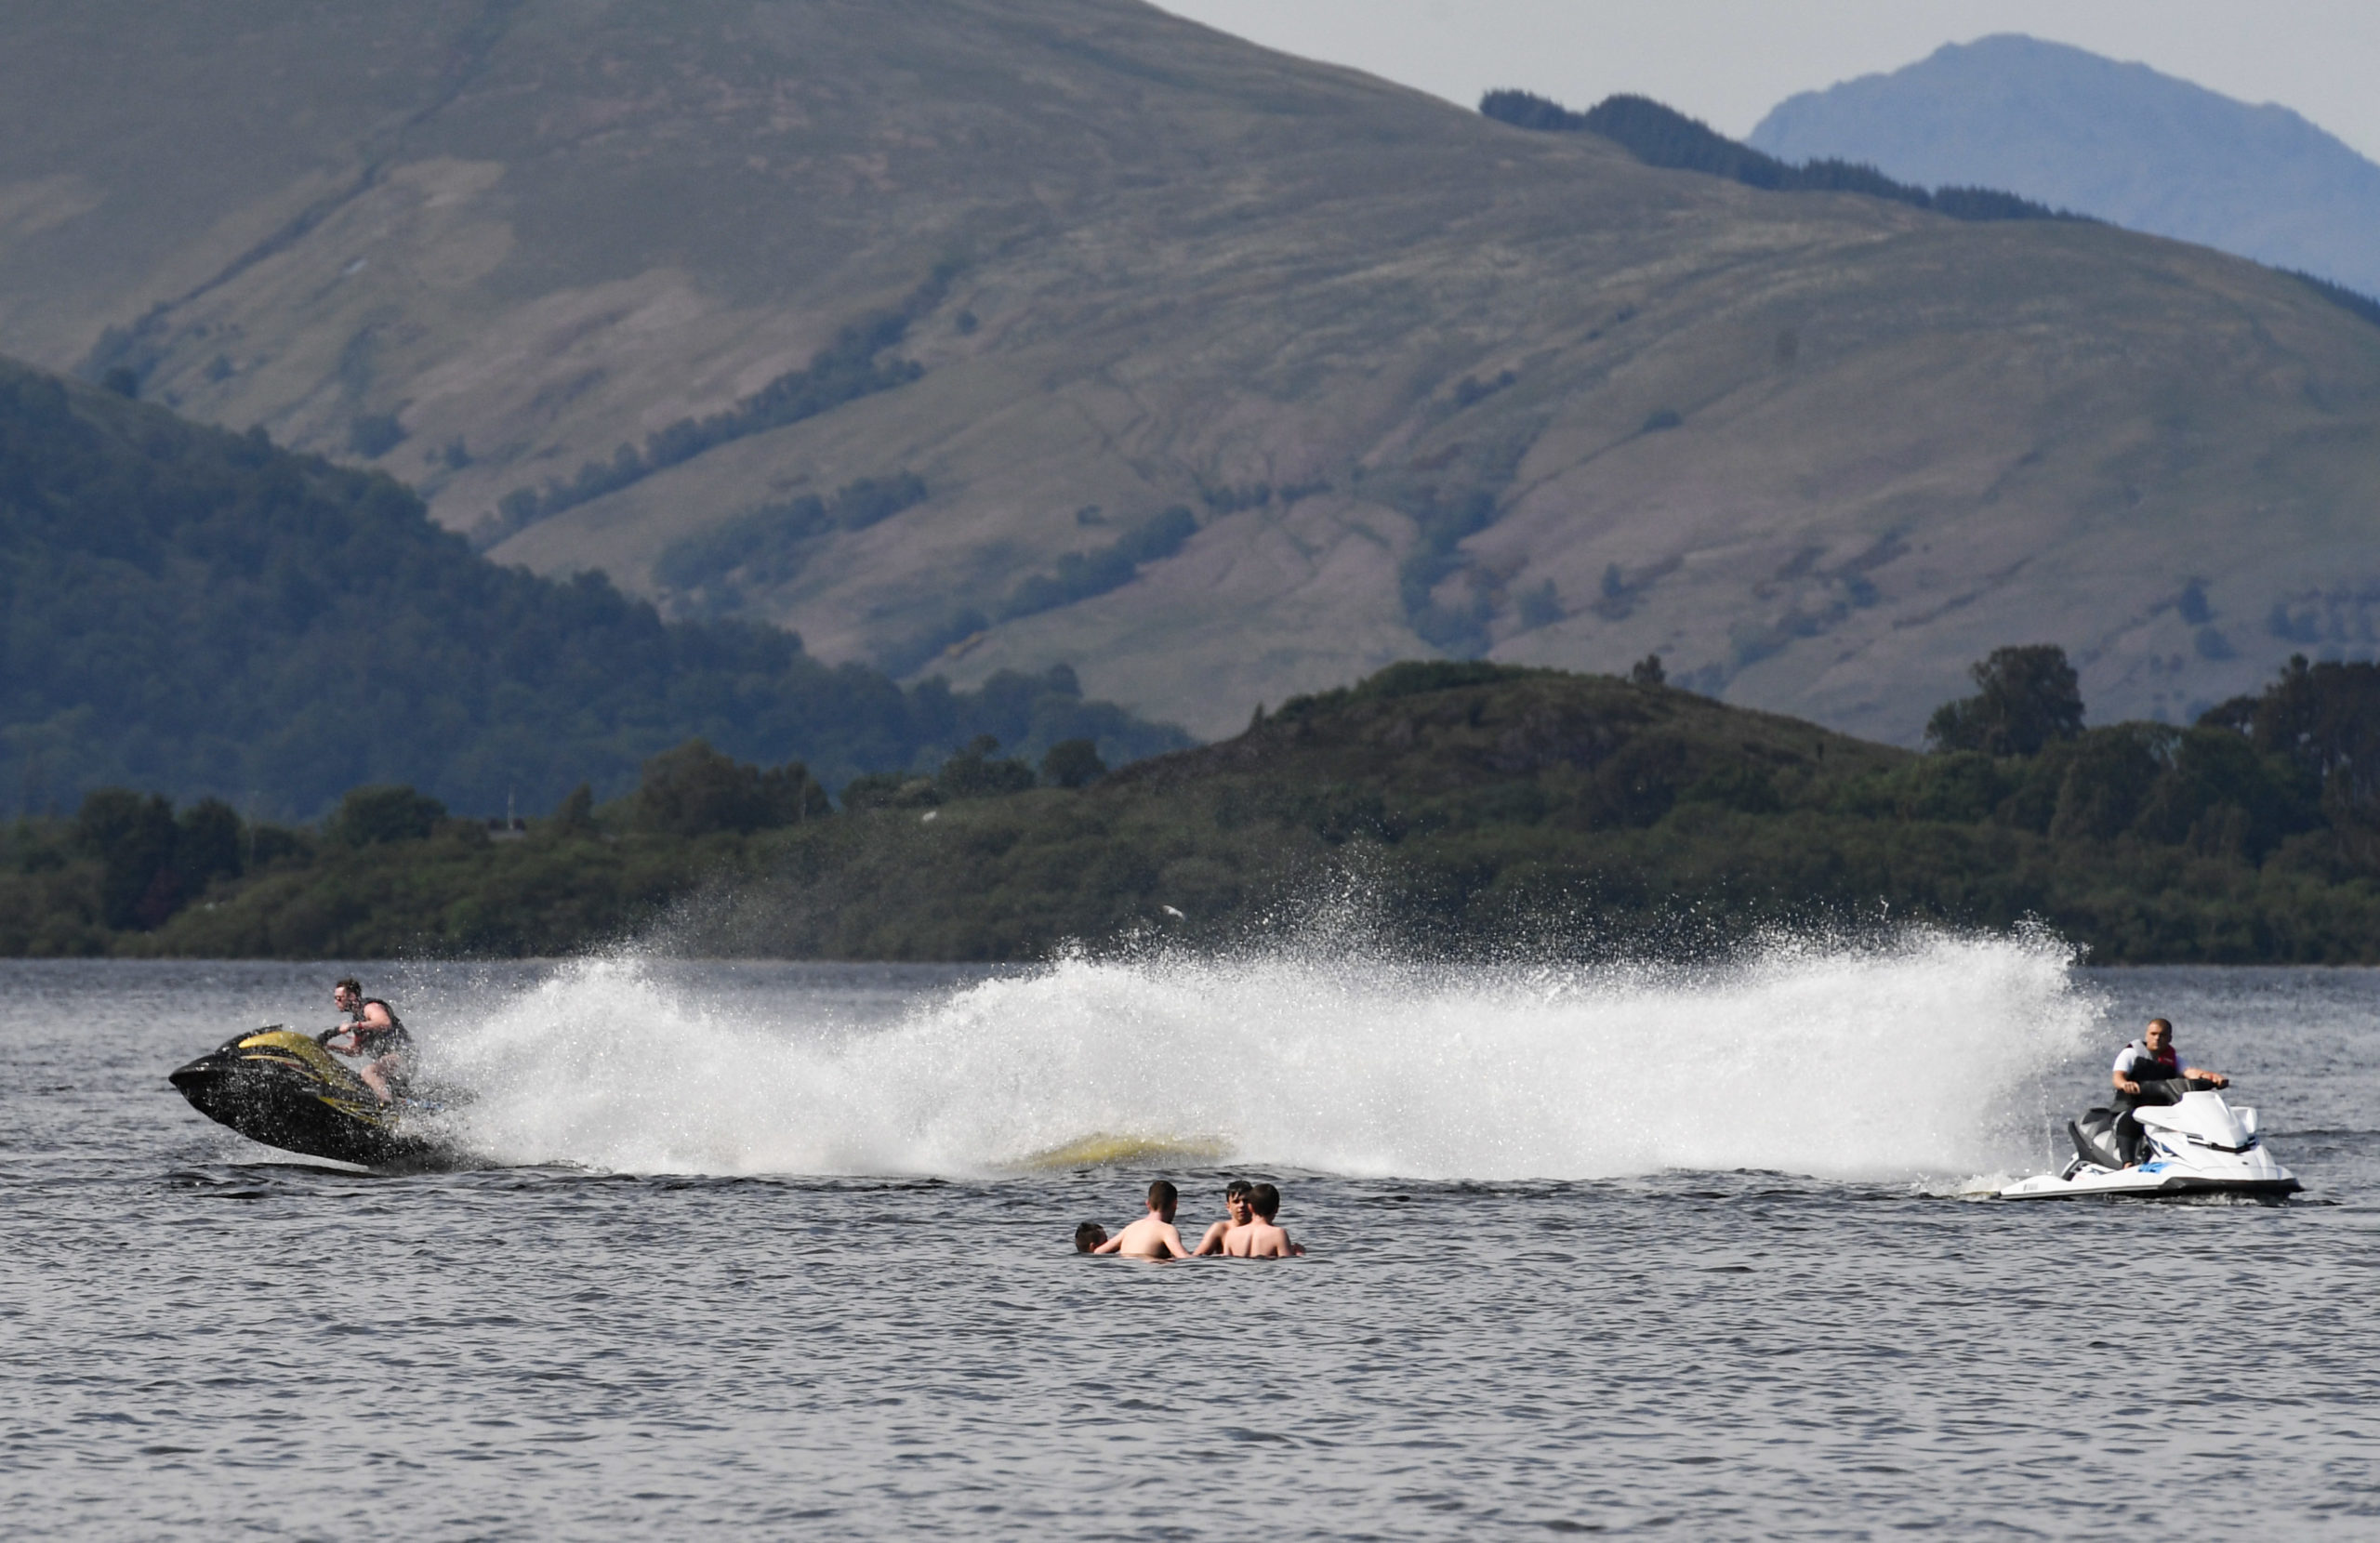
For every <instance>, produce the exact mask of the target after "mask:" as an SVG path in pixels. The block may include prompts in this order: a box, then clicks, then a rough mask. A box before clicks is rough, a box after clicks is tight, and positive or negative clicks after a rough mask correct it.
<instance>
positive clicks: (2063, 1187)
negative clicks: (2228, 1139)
mask: <svg viewBox="0 0 2380 1543" xmlns="http://www.w3.org/2000/svg"><path fill="white" fill-rule="evenodd" d="M2163 1166H2164V1165H2162V1164H2151V1165H2149V1166H2148V1167H2136V1168H2122V1169H2119V1170H2117V1171H2116V1172H2113V1173H2110V1172H2109V1171H2108V1170H2106V1169H2105V1168H2092V1169H2087V1170H2085V1171H2084V1172H2082V1173H2078V1174H2076V1175H2075V1176H2074V1177H2072V1178H2070V1179H2069V1178H2067V1177H2066V1176H2065V1175H2063V1174H2056V1173H2043V1174H2036V1175H2034V1176H2033V1177H2032V1178H2030V1179H2027V1180H2022V1181H2020V1182H2018V1183H2015V1184H2011V1185H2010V1186H2009V1187H2008V1188H2006V1189H2004V1190H2002V1191H2001V1192H2000V1198H2001V1199H2003V1200H2089V1199H2092V1198H2094V1197H2098V1198H2105V1199H2131V1200H2159V1199H2172V1198H2175V1197H2177V1196H2181V1195H2191V1194H2237V1195H2244V1196H2249V1197H2253V1198H2256V1199H2265V1200H2279V1199H2281V1197H2282V1196H2283V1195H2290V1194H2296V1193H2297V1192H2298V1191H2299V1190H2301V1189H2303V1188H2305V1186H2304V1185H2303V1184H2300V1183H2299V1182H2298V1181H2297V1177H2296V1175H2294V1174H2293V1173H2291V1172H2290V1171H2289V1170H2288V1169H2286V1168H2283V1169H2281V1171H2280V1173H2279V1174H2278V1175H2276V1176H2274V1177H2269V1178H2254V1179H2248V1178H2216V1177H2214V1176H2211V1175H2207V1174H2191V1173H2173V1172H2162V1173H2161V1172H2154V1171H2151V1169H2153V1168H2158V1167H2163Z"/></svg>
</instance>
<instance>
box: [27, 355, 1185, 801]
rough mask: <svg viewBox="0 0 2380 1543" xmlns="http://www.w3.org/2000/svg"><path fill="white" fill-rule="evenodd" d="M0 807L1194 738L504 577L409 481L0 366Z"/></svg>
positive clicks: (471, 793)
mask: <svg viewBox="0 0 2380 1543" xmlns="http://www.w3.org/2000/svg"><path fill="white" fill-rule="evenodd" d="M0 615H5V616H6V618H7V626H6V630H5V633H0V789H5V790H6V791H5V793H0V798H7V801H9V802H13V803H14V804H16V805H17V807H18V808H19V809H20V810H24V809H33V810H38V809H42V808H44V807H46V806H49V805H52V804H57V803H62V804H64V805H65V806H66V807H70V808H71V807H73V804H74V802H75V801H76V799H77V798H80V796H81V795H82V793H83V792H84V791H86V790H87V789H89V788H91V787H94V786H98V785H102V784H108V783H125V784H130V785H135V786H140V787H144V788H154V789H159V790H162V791H165V792H167V793H171V794H173V795H176V796H177V797H189V796H192V795H197V794H216V795H219V796H221V797H223V798H229V799H231V800H233V801H234V802H236V803H238V804H240V805H241V806H243V807H245V808H247V809H249V810H250V811H251V812H256V811H258V810H259V809H261V810H262V811H268V812H276V813H279V814H282V815H284V816H287V815H303V816H311V815H313V814H315V813H317V812H319V811H323V810H324V809H326V808H327V807H329V805H331V804H332V803H334V802H335V801H337V798H339V796H340V795H341V794H342V793H344V792H345V791H346V790H347V789H348V788H350V787H351V786H353V785H356V784H358V783H371V782H388V783H410V784H415V785H419V786H420V787H422V788H425V789H427V790H429V791H430V792H431V793H432V794H435V795H437V796H438V797H441V798H445V799H448V800H451V801H452V802H454V803H455V804H456V806H457V807H459V808H462V809H464V810H467V811H496V810H501V809H504V808H505V807H506V806H507V804H508V802H509V801H511V800H513V799H515V798H517V799H518V801H519V804H520V807H522V808H523V809H527V810H535V811H540V812H542V811H546V810H548V809H550V808H552V807H553V806H554V805H555V804H556V803H557V802H559V801H560V800H561V799H562V797H563V796H564V795H565V794H566V793H568V792H569V791H570V789H571V788H572V786H573V785H575V784H577V783H579V782H581V781H588V782H591V783H592V784H593V785H594V786H595V787H596V788H597V789H598V790H600V791H601V792H602V793H603V794H605V795H607V796H608V795H610V794H614V793H617V792H621V791H625V790H626V789H627V788H628V786H630V785H633V784H634V782H635V779H636V776H637V769H638V766H639V765H640V763H641V762H642V761H643V760H644V759H645V758H648V757H650V756H652V755H654V754H655V753H656V752H658V751H660V750H663V749H666V748H668V746H670V745H675V744H677V743H679V742H680V741H681V740H683V739H686V738H687V737H689V736H692V735H707V736H709V737H710V738H711V739H713V740H714V741H716V742H717V743H718V744H719V745H721V746H723V747H725V748H727V749H729V750H732V751H734V753H736V754H739V755H744V756H748V757H754V758H760V759H765V760H768V761H771V762H775V761H782V760H787V759H800V760H805V761H807V762H808V764H809V765H810V767H811V768H813V770H814V771H815V772H816V774H817V775H818V776H820V777H822V778H825V779H826V780H827V781H829V782H830V783H836V784H840V782H842V781H843V780H844V779H846V778H848V777H850V776H852V775H853V774H854V773H856V772H862V771H866V770H871V769H877V768H883V767H906V766H908V765H911V764H913V763H915V762H917V761H919V758H925V759H926V760H927V761H928V763H929V764H930V763H931V761H932V760H933V759H936V758H939V757H940V756H941V755H944V754H947V753H948V752H949V751H950V750H951V749H953V748H955V747H957V746H959V745H964V744H966V743H967V742H968V741H969V740H971V739H972V738H973V737H975V736H976V735H978V734H984V733H989V734H993V735H995V736H997V737H998V738H1001V739H1003V740H1007V741H1009V742H1010V743H1012V744H1014V745H1018V746H1019V747H1020V748H1023V749H1025V750H1027V751H1029V752H1031V753H1034V754H1038V753H1039V751H1040V750H1041V749H1043V748H1046V747H1047V746H1048V745H1050V744H1051V743H1053V742H1055V741H1058V740H1064V739H1068V738H1074V737H1080V736H1089V737H1092V738H1095V739H1097V740H1098V741H1100V742H1101V743H1102V745H1103V746H1104V749H1105V751H1106V753H1107V754H1108V755H1109V756H1111V757H1113V758H1118V759H1122V758H1130V757H1132V756H1137V755H1145V754H1149V753H1151V752H1153V751H1157V750H1161V749H1167V748H1170V747H1173V746H1176V745H1182V744H1184V743H1186V738H1185V736H1183V734H1181V733H1180V732H1178V731H1173V730H1170V729H1165V728H1160V727H1158V726H1156V725H1152V724H1149V723H1146V722H1144V721H1142V720H1140V719H1134V718H1132V717H1131V715H1129V714H1127V713H1125V712H1123V711H1122V710H1120V709H1118V708H1116V707H1114V706H1108V705H1105V704H1101V703H1093V702H1086V701H1084V700H1083V699H1082V693H1081V691H1080V689H1079V687H1078V685H1077V684H1076V682H1075V681H1074V679H1073V677H1072V676H1071V675H1070V674H1067V673H1066V672H1064V671H1063V670H1061V671H1058V672H1056V673H1048V672H1045V673H1043V674H1040V675H1037V676H1033V677H1029V678H1028V677H1023V676H1011V677H1006V678H1002V679H999V680H998V681H995V682H988V683H986V684H985V686H983V687H982V688H981V689H979V690H976V691H973V692H951V691H949V690H947V689H946V688H945V687H944V686H942V685H941V684H940V683H939V682H929V683H928V684H926V685H924V686H919V687H917V688H913V689H910V690H906V691H905V690H903V689H902V688H901V687H899V686H898V685H896V684H894V683H893V681H892V680H891V679H887V678H886V677H885V676H883V675H882V674H880V673H879V672H876V671H874V670H871V669H868V668H866V667H865V666H855V665H854V666H844V667H841V668H830V667H829V666H826V665H823V664H821V663H819V662H818V661H816V660H814V659H813V658H811V657H810V656H809V655H807V654H806V653H803V652H802V649H801V643H800V640H799V639H798V638H795V637H793V636H791V635H789V634H787V633H784V632H781V631H778V630H776V629H774V628H772V627H767V626H756V625H752V624H747V623H740V622H721V623H695V622H684V623H666V622H664V621H663V620H662V619H661V618H660V617H659V616H658V615H657V614H655V612H654V610H653V608H652V607H651V606H649V605H646V604H643V603H641V602H640V601H634V600H628V599H626V598H624V597H623V596H621V595H620V594H619V592H618V591H617V590H615V589H614V588H613V587H612V586H611V585H609V584H608V583H606V582H605V581H604V580H603V578H602V575H600V574H581V575H579V576H577V577H575V578H573V579H570V580H569V581H567V582H556V581H552V580H548V579H542V578H537V577H535V576H533V575H531V574H527V573H525V572H522V571H521V570H519V569H509V568H500V567H498V566H496V564H494V563H491V562H489V561H487V560H485V559H483V558H481V557H478V556H476V555H474V554H473V553H472V552H471V551H470V550H469V547H467V546H466V544H465V543H464V542H463V540H462V539H461V538H460V537H459V536H456V535H455V534H452V533H450V532H446V531H442V530H440V529H439V528H438V527H437V526H435V525H433V524H432V523H430V520H429V519H428V517H427V515H426V514H425V512H424V511H423V508H422V507H421V503H420V501H419V500H418V499H417V498H416V497H415V496H414V495H412V494H411V493H410V492H408V491H407V490H406V489H404V488H403V487H402V486H400V485H398V484H397V483H396V482H394V481H390V479H389V478H387V477H385V476H382V475H378V474H372V473H364V472H357V471H352V470H343V469H340V468H335V467H332V466H329V465H327V464H325V463H324V462H323V461H321V460H320V459H318V458H315V457H311V456H301V455H292V454H290V453H288V452H286V451H282V450H277V449H275V448H273V446H272V445H271V443H270V442H269V441H268V440H267V439H266V438H265V437H264V436H263V434H262V433H261V432H260V431H259V432H258V433H255V434H250V435H236V434H231V433H227V432H225V431H223V430H221V429H207V428H203V427H199V426H197V425H193V424H190V423H186V422H183V421H181V420H179V419H177V418H175V417H174V416H172V415H170V414H167V413H165V412H164V411H163V410H161V409H158V408H154V407H147V406H141V405H139V404H136V403H133V402H126V401H125V400H123V399H122V398H121V397H118V396H115V395H112V394H111V393H109V392H106V391H102V390H98V389H92V388H89V387H79V386H71V385H69V384H67V383H65V382H62V381H60V380H58V379H56V378H55V377H52V376H43V375H40V374H38V373H36V372H33V371H31V370H27V369H24V368H22V367H21V366H18V365H14V364H10V363H7V362H6V361H0Z"/></svg>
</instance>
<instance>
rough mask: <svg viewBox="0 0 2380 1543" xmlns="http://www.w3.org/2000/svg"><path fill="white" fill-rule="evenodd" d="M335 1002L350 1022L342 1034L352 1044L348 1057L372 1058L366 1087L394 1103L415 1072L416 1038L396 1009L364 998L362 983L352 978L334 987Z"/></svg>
mask: <svg viewBox="0 0 2380 1543" xmlns="http://www.w3.org/2000/svg"><path fill="white" fill-rule="evenodd" d="M331 1000H332V1001H334V1002H336V1003H337V1004H338V1010H339V1011H341V1012H343V1013H345V1014H347V1016H348V1017H349V1019H350V1022H349V1023H348V1025H347V1026H346V1028H345V1029H344V1031H342V1032H344V1033H345V1035H347V1041H348V1042H347V1044H346V1046H345V1047H344V1053H346V1054H348V1055H357V1056H367V1057H369V1058H370V1059H369V1060H367V1061H366V1062H364V1068H363V1071H362V1073H361V1075H362V1076H363V1078H364V1082H365V1084H366V1085H367V1086H369V1087H370V1088H371V1089H372V1092H373V1095H374V1096H375V1097H376V1098H377V1099H378V1100H379V1101H381V1102H382V1103H389V1102H391V1101H394V1100H395V1099H396V1098H397V1096H398V1095H399V1094H401V1093H403V1091H404V1089H405V1075H406V1074H407V1073H408V1072H410V1071H411V1070H412V1069H413V1054H412V1052H413V1035H409V1034H407V1033H405V1026H404V1024H403V1022H400V1021H399V1020H398V1018H397V1014H396V1009H393V1008H391V1007H390V1006H389V1004H388V1003H386V1002H384V1001H382V1000H381V999H380V998H379V997H377V996H364V987H363V985H362V983H359V982H357V981H355V980H354V979H352V978H350V979H348V980H344V981H341V982H340V983H338V984H337V985H335V986H333V987H331ZM335 1037H336V1036H335ZM332 1048H334V1049H337V1048H341V1047H338V1046H333V1047H332Z"/></svg>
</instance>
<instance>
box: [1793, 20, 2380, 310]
mask: <svg viewBox="0 0 2380 1543" xmlns="http://www.w3.org/2000/svg"><path fill="white" fill-rule="evenodd" d="M1751 142H1752V146H1753V148H1755V149H1757V150H1761V151H1765V152H1767V153H1768V154H1770V155H1774V156H1778V157H1781V158H1783V159H1786V160H1792V161H1805V160H1812V159H1821V158H1836V159H1842V160H1848V161H1864V162H1866V163H1868V164H1869V165H1873V166H1875V167H1877V168H1878V169H1879V170H1881V171H1883V172H1884V173H1885V174H1886V175H1887V176H1891V177H1898V178H1910V179H1912V180H1916V181H1922V182H1924V183H1927V184H1928V185H1932V184H1936V183H1943V182H1955V183H1964V184H1979V185H1983V186H1988V187H1995V188H2006V189H2008V190H2010V191H2014V192H2017V193H2021V194H2023V195H2024V196H2025V197H2027V198H2032V199H2038V200H2041V201H2042V202H2043V203H2046V204H2056V205H2057V206H2059V207H2061V208H2069V209H2073V210H2076V211H2078V212H2080V213H2083V214H2088V215H2094V216H2096V217H2097V218H2101V219H2107V220H2112V221H2114V222H2115V223H2116V224H2119V225H2122V226H2125V227H2127V228H2129V229H2131V230H2135V231H2149V232H2151V233H2153V234H2156V235H2161V236H2172V237H2174V238H2175V239H2177V240H2180V241H2190V242H2197V243H2199V244H2202V245H2206V246H2212V247H2215V248H2216V249H2217V250H2219V251H2225V252H2236V253H2238V254H2239V255H2240V256H2241V257H2254V259H2256V260H2257V261H2258V262H2263V263H2270V264H2272V265H2273V266H2275V267H2279V268H2287V269H2294V270H2303V271H2306V272H2309V273H2313V274H2316V275H2319V276H2320V277H2322V278H2325V279H2329V280H2331V281H2332V282H2333V283H2335V284H2346V285H2347V286H2348V287H2350V288H2353V289H2357V290H2360V291H2362V292H2364V293H2366V294H2380V165H2373V163H2372V162H2370V161H2368V160H2366V159H2364V158H2363V157H2362V156H2360V155H2359V154H2357V153H2356V152H2354V151H2352V150H2349V149H2348V148H2347V146H2346V145H2344V144H2342V143H2340V142H2339V141H2338V140H2337V139H2335V138H2333V137H2332V136H2330V135H2328V134H2325V133H2324V132H2322V130H2321V129H2320V128H2318V127H2316V126H2315V125H2312V124H2310V123H2307V121H2306V120H2305V119H2304V118H2301V117H2299V116H2298V115H2297V114H2296V113H2294V112H2291V111H2290V110H2289V109H2287V108H2285V107H2280V106H2277V105H2275V104H2273V103H2270V102H2267V103H2265V104H2264V105H2262V106H2260V107H2252V106H2250V105H2249V104H2247V103H2246V102H2242V101H2235V100H2233V99H2230V98H2229V97H2226V96H2222V95H2219V94H2217V93H2215V92H2213V91H2209V90H2207V89H2206V88H2205V87H2204V86H2193V85H2191V84H2190V83H2189V82H2188V81H2185V80H2176V79H2175V78H2174V77H2173V76H2171V75H2163V74H2160V73H2157V72H2156V71H2154V70H2151V69H2149V67H2148V66H2147V65H2145V64H2122V63H2118V62H2117V61H2116V60H2114V59H2103V58H2101V57H2100V56H2099V55H2097V54H2093V53H2087V52H2085V51H2084V50H2083V49H2081V48H2072V47H2069V46H2065V45H2064V44H2058V43H2043V42H2042V41H2040V40H2039V39H2037V38H2030V37H2021V36H2015V35H2003V36H1998V37H1986V38H1981V39H1978V40H1977V41H1976V42H1974V43H1967V44H1950V45H1948V46H1944V47H1941V48H1938V49H1937V50H1936V51H1935V52H1934V53H1933V54H1931V55H1929V56H1928V57H1926V58H1925V59H1921V60H1919V61H1918V62H1917V63H1915V64H1911V65H1909V66H1907V67H1905V68H1903V69H1899V70H1896V71H1894V72H1892V73H1890V74H1881V75H1862V76H1860V77H1859V78H1858V79H1857V80H1849V81H1845V82H1843V83H1842V84H1841V85H1838V86H1829V87H1828V88H1827V89H1825V90H1823V91H1805V92H1802V93H1801V94H1799V95H1797V96H1793V97H1789V98H1787V99H1785V100H1784V101H1782V102H1779V103H1778V105H1777V106H1776V107H1775V108H1774V109H1772V110H1771V111H1770V112H1769V114H1768V115H1767V116H1766V117H1765V118H1763V119H1762V120H1761V121H1760V125H1759V126H1758V127H1756V128H1754V129H1753V130H1752V141H1751Z"/></svg>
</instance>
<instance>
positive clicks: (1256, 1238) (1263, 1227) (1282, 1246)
mask: <svg viewBox="0 0 2380 1543" xmlns="http://www.w3.org/2000/svg"><path fill="white" fill-rule="evenodd" d="M1248 1206H1249V1208H1250V1210H1252V1211H1254V1212H1255V1213H1256V1217H1255V1220H1251V1221H1250V1222H1249V1224H1248V1225H1247V1226H1245V1227H1235V1228H1233V1229H1232V1230H1231V1231H1230V1232H1228V1233H1224V1234H1223V1252H1224V1253H1226V1254H1228V1255H1230V1256H1231V1257H1232V1258H1234V1259H1288V1258H1289V1256H1291V1255H1292V1254H1302V1253H1304V1252H1305V1250H1304V1249H1302V1248H1301V1247H1299V1246H1297V1245H1296V1244H1294V1243H1292V1242H1290V1241H1289V1233H1287V1232H1286V1231H1284V1230H1283V1229H1281V1228H1279V1227H1276V1226H1275V1225H1273V1219H1274V1218H1275V1217H1276V1216H1278V1215H1280V1214H1281V1192H1280V1191H1279V1190H1277V1189H1276V1188H1274V1187H1273V1186H1272V1185H1270V1184H1258V1185H1256V1186H1254V1187H1253V1188H1251V1189H1250V1191H1249V1192H1248Z"/></svg>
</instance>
